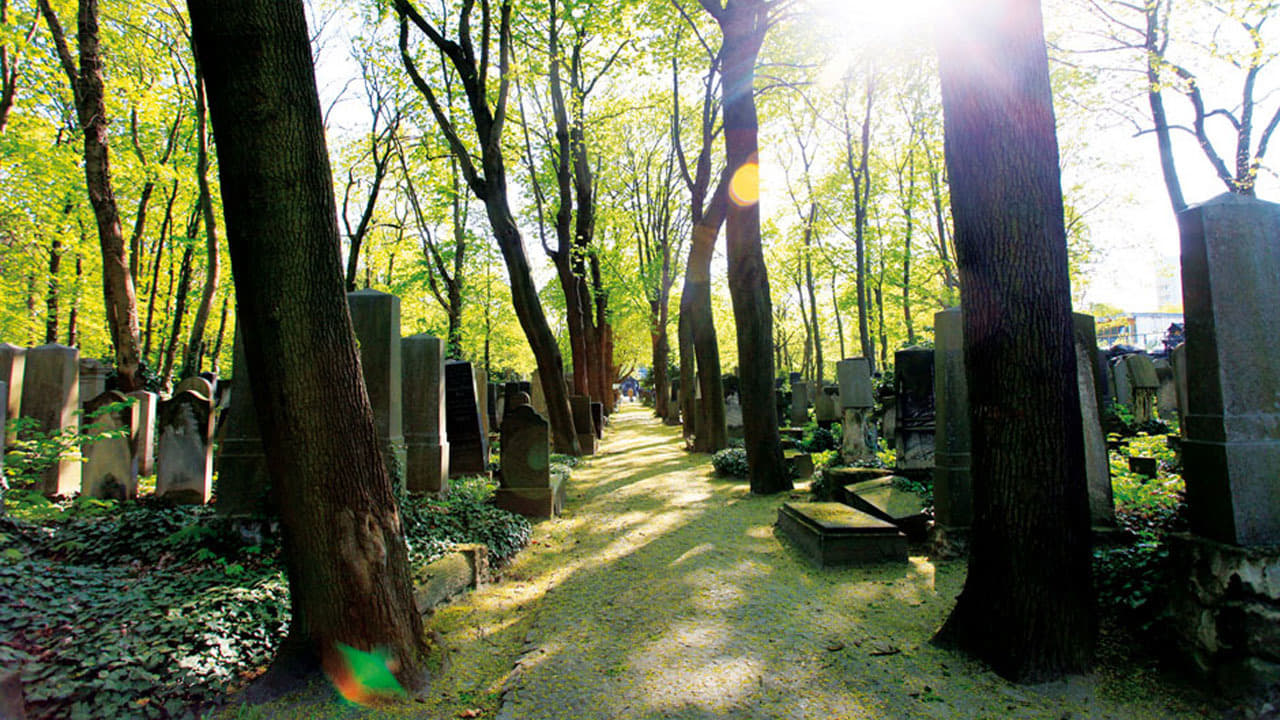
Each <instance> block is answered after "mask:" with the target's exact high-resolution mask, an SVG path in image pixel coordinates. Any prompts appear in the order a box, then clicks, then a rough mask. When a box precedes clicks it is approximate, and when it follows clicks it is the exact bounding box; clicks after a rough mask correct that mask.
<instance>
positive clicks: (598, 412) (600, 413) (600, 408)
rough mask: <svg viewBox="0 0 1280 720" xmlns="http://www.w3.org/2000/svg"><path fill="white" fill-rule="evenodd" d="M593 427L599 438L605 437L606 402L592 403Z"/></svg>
mask: <svg viewBox="0 0 1280 720" xmlns="http://www.w3.org/2000/svg"><path fill="white" fill-rule="evenodd" d="M695 407H696V406H695ZM591 429H592V430H594V431H595V434H596V439H597V440H603V439H604V403H598V402H593V403H591Z"/></svg>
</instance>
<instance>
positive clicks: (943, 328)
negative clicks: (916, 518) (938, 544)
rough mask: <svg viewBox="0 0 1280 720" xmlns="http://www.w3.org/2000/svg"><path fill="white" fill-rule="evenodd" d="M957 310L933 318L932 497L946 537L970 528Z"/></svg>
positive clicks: (965, 387)
mask: <svg viewBox="0 0 1280 720" xmlns="http://www.w3.org/2000/svg"><path fill="white" fill-rule="evenodd" d="M963 317H964V316H963V315H962V314H961V312H960V308H951V309H948V310H943V311H941V312H938V313H934V316H933V332H934V336H933V337H934V340H933V346H934V380H933V381H934V397H935V401H936V402H935V404H936V433H935V437H934V444H935V451H934V467H933V497H934V516H935V518H936V519H937V523H938V525H940V526H942V527H943V528H945V529H947V530H948V531H950V532H951V533H952V534H954V533H956V532H957V531H959V529H961V528H968V527H969V526H970V525H971V524H972V523H973V476H972V474H971V472H970V448H971V444H970V436H969V386H968V381H967V380H966V379H965V363H964V320H963Z"/></svg>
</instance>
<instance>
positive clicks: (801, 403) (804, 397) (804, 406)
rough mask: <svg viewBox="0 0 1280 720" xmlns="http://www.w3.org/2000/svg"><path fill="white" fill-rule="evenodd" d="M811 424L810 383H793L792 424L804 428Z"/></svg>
mask: <svg viewBox="0 0 1280 720" xmlns="http://www.w3.org/2000/svg"><path fill="white" fill-rule="evenodd" d="M807 422H809V383H806V382H792V383H791V424H792V425H793V426H795V427H802V426H804V425H805V423H807Z"/></svg>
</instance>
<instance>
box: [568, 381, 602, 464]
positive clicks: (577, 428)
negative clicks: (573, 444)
mask: <svg viewBox="0 0 1280 720" xmlns="http://www.w3.org/2000/svg"><path fill="white" fill-rule="evenodd" d="M569 409H570V410H572V411H573V429H574V432H576V433H577V434H578V445H579V446H580V447H581V449H582V454H583V455H595V454H596V433H595V421H594V420H593V419H592V416H591V397H590V396H587V395H570V396H569Z"/></svg>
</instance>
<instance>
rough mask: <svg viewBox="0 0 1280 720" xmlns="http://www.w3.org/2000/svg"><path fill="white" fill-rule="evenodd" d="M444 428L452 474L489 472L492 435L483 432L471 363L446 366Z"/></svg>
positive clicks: (449, 363)
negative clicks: (490, 439) (490, 436)
mask: <svg viewBox="0 0 1280 720" xmlns="http://www.w3.org/2000/svg"><path fill="white" fill-rule="evenodd" d="M444 396H445V429H446V433H447V437H448V440H449V476H450V477H459V476H462V475H479V474H483V473H486V472H488V471H489V435H488V433H486V432H485V431H484V425H483V424H482V421H481V418H480V406H479V403H478V402H477V398H476V383H475V374H474V373H473V372H472V370H471V363H469V362H456V361H451V362H446V363H445V365H444Z"/></svg>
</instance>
